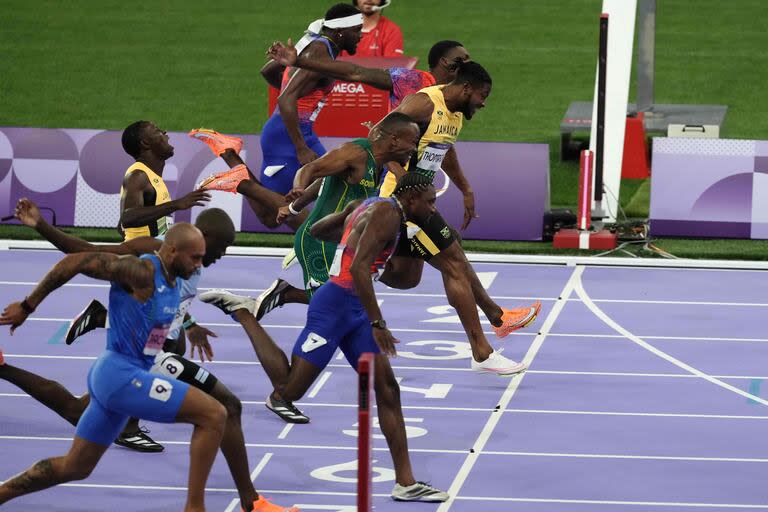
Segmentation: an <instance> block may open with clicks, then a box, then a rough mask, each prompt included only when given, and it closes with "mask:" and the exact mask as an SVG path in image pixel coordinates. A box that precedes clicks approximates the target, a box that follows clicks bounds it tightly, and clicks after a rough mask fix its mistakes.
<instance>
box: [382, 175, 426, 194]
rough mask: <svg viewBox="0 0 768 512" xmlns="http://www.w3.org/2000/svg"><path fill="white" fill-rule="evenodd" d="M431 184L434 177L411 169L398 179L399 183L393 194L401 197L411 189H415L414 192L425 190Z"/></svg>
mask: <svg viewBox="0 0 768 512" xmlns="http://www.w3.org/2000/svg"><path fill="white" fill-rule="evenodd" d="M430 185H432V178H430V177H428V176H426V175H424V174H421V173H420V172H416V171H409V172H406V173H405V174H404V175H403V176H402V177H401V178H400V179H399V180H397V185H396V186H395V190H393V191H392V195H393V196H396V197H400V196H402V195H403V194H404V193H406V192H408V191H409V190H413V191H414V192H424V191H425V190H427V189H428V188H429V187H430Z"/></svg>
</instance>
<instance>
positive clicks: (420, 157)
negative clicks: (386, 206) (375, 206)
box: [381, 85, 464, 197]
mask: <svg viewBox="0 0 768 512" xmlns="http://www.w3.org/2000/svg"><path fill="white" fill-rule="evenodd" d="M443 87H445V85H435V86H432V87H426V88H424V89H422V90H420V91H419V92H423V93H424V94H426V95H427V96H429V99H431V100H432V103H433V104H434V105H435V108H434V110H432V119H431V120H430V122H429V126H427V130H426V131H425V132H424V134H423V135H422V136H421V139H419V145H418V148H417V149H416V153H415V154H414V156H413V158H412V159H411V161H410V162H409V163H408V166H407V167H406V170H408V171H409V172H411V171H414V170H415V171H416V172H420V173H422V174H426V175H427V176H429V177H430V178H434V176H435V174H436V173H437V171H439V170H440V169H441V167H442V164H443V159H444V158H445V154H446V153H447V152H448V150H449V149H451V146H453V145H454V144H455V143H456V139H457V138H458V136H459V132H460V131H461V127H462V125H463V124H464V114H462V113H461V112H451V111H450V110H448V107H446V106H445V97H444V96H443ZM396 183H397V180H396V179H395V176H394V175H393V174H392V173H391V172H390V173H387V176H386V177H385V178H384V183H382V185H381V196H382V197H389V196H390V195H392V191H393V190H395V184H396Z"/></svg>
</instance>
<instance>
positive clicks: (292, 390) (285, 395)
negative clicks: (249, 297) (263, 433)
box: [233, 309, 321, 402]
mask: <svg viewBox="0 0 768 512" xmlns="http://www.w3.org/2000/svg"><path fill="white" fill-rule="evenodd" d="M233 316H234V318H235V320H237V321H238V322H240V325H242V326H243V329H245V332H246V334H248V338H249V339H250V340H251V345H253V349H254V350H255V351H256V357H257V358H258V360H259V362H260V363H261V365H262V366H263V367H264V371H265V372H266V374H267V376H268V377H269V380H270V382H272V385H273V386H274V388H275V391H274V393H273V397H274V398H280V399H283V400H288V401H291V402H292V401H294V400H298V399H299V398H301V397H302V396H304V393H306V392H307V390H308V389H309V386H311V385H312V383H313V382H314V381H315V379H317V376H318V375H320V371H321V369H320V368H318V367H317V366H315V365H313V364H312V363H310V362H309V361H306V360H304V359H302V358H300V357H296V356H293V357H292V358H291V364H288V358H287V357H286V355H285V352H283V351H282V350H281V349H280V347H278V346H277V344H276V343H275V342H274V340H273V339H272V337H271V336H270V335H269V334H267V331H265V330H264V328H263V327H262V326H261V325H260V324H259V323H258V322H257V321H256V318H255V317H254V316H253V315H252V314H251V313H250V312H249V311H246V310H244V309H238V310H237V311H235V313H234V314H233Z"/></svg>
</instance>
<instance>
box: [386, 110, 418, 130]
mask: <svg viewBox="0 0 768 512" xmlns="http://www.w3.org/2000/svg"><path fill="white" fill-rule="evenodd" d="M413 122H414V120H413V119H411V117H410V116H408V115H406V114H403V113H402V112H390V113H389V114H387V116H386V117H385V118H384V119H382V120H381V121H379V125H378V126H379V128H380V129H381V130H383V131H385V132H390V133H391V132H396V131H397V130H399V129H400V128H401V127H402V125H405V124H409V123H413Z"/></svg>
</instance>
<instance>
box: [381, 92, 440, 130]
mask: <svg viewBox="0 0 768 512" xmlns="http://www.w3.org/2000/svg"><path fill="white" fill-rule="evenodd" d="M434 110H435V104H434V103H432V100H431V99H430V98H429V96H428V95H427V94H425V93H423V92H417V93H414V94H409V95H408V96H406V97H405V98H404V99H403V101H402V102H401V103H400V104H399V105H398V106H397V108H395V109H394V110H393V111H392V112H400V113H401V114H405V115H407V116H408V117H410V118H411V119H413V122H414V123H416V124H417V125H419V130H420V131H421V133H422V134H424V132H425V131H427V127H428V126H429V123H430V122H431V121H432V112H434ZM379 122H381V121H379Z"/></svg>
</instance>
